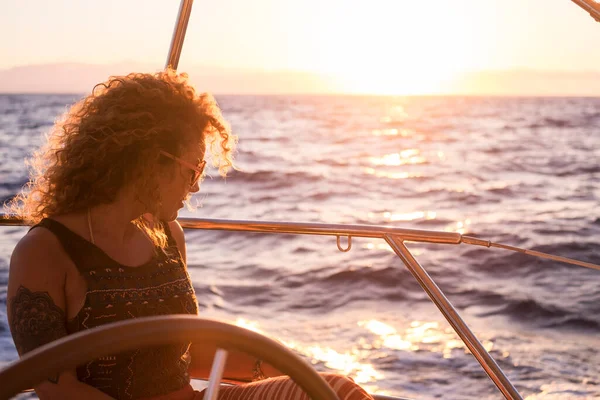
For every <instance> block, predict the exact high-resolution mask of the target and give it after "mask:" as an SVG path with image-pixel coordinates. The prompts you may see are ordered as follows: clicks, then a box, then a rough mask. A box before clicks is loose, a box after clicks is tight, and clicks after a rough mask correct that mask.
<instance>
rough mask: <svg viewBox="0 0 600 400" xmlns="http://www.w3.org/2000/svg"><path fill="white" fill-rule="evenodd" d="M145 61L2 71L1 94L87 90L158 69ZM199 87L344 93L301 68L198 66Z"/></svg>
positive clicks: (194, 77)
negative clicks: (114, 78)
mask: <svg viewBox="0 0 600 400" xmlns="http://www.w3.org/2000/svg"><path fill="white" fill-rule="evenodd" d="M160 69H161V67H157V66H151V65H148V64H141V63H119V64H110V65H109V64H107V65H94V64H80V63H60V64H42V65H27V66H18V67H13V68H10V69H5V70H0V93H87V92H89V91H90V90H91V89H92V88H93V87H94V85H95V84H97V83H99V82H102V81H104V80H106V79H107V78H108V77H109V76H111V75H124V74H127V73H129V72H132V71H136V72H156V71H158V70H160ZM185 72H187V73H188V74H189V75H190V78H191V80H192V81H193V82H194V84H195V85H196V87H198V89H199V90H202V91H208V92H213V93H219V94H229V93H231V94H263V93H264V94H270V93H340V92H342V88H341V85H339V84H336V82H335V79H334V78H333V77H330V76H325V75H318V74H314V73H310V72H299V71H264V70H251V69H234V68H217V67H205V66H198V67H192V68H191V69H186V70H185Z"/></svg>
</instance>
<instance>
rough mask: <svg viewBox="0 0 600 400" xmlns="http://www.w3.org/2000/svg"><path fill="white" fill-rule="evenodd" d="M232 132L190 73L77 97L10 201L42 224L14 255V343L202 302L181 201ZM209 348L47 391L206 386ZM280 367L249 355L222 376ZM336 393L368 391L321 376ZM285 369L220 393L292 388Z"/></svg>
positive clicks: (143, 355)
mask: <svg viewBox="0 0 600 400" xmlns="http://www.w3.org/2000/svg"><path fill="white" fill-rule="evenodd" d="M234 146H235V136H233V135H232V134H231V133H230V130H229V128H228V126H227V123H226V122H225V121H224V120H223V118H222V117H221V113H220V110H219V108H218V106H217V104H216V103H215V101H214V99H213V98H212V97H211V96H209V95H207V94H197V93H196V92H195V90H194V88H193V87H192V86H191V85H190V84H189V82H188V81H187V76H186V75H185V74H177V73H175V72H174V71H170V70H168V71H165V72H161V73H157V74H154V75H151V74H130V75H127V76H124V77H112V78H110V79H109V80H108V81H107V82H105V83H103V84H100V85H97V86H96V87H95V88H94V90H93V91H92V94H91V95H89V96H88V97H87V98H85V99H83V100H81V101H80V102H78V103H77V104H75V105H74V106H72V107H71V109H70V110H69V111H68V112H67V113H66V114H65V116H64V118H63V119H61V120H60V121H58V122H57V123H56V124H55V126H54V128H53V130H52V132H51V135H50V136H49V140H48V143H47V145H46V146H45V147H44V148H43V149H42V150H41V151H39V152H37V153H35V155H34V157H33V159H32V160H31V162H30V164H31V166H32V167H33V175H32V179H31V181H30V183H29V184H28V187H27V190H26V191H25V192H24V193H23V194H21V195H20V196H18V197H17V198H15V200H14V201H13V202H12V203H11V208H12V210H13V211H15V212H16V213H17V215H19V216H21V217H22V218H24V219H25V220H27V221H29V222H30V223H31V224H33V225H34V227H33V228H32V229H31V230H30V231H29V232H28V233H27V235H26V236H25V237H24V238H23V239H22V240H21V241H20V242H19V243H18V245H17V247H16V248H15V250H14V252H13V255H12V257H11V265H10V275H9V284H8V296H7V297H8V299H9V301H8V318H9V324H10V328H11V332H12V335H13V339H14V341H15V345H16V347H17V350H18V352H19V354H21V355H22V354H24V353H26V352H28V351H30V350H32V349H34V348H36V347H38V346H41V345H43V344H45V343H48V342H51V341H53V340H56V339H58V338H60V337H63V336H65V335H69V334H72V333H75V332H78V331H81V330H83V329H89V328H93V327H95V326H98V325H102V324H106V323H110V322H116V321H121V320H126V319H129V318H137V317H143V316H151V315H166V314H197V313H198V307H197V301H196V297H195V293H194V289H193V286H192V283H191V281H190V278H189V275H188V273H187V271H186V262H185V260H186V250H185V241H184V235H183V230H182V229H181V226H180V225H179V223H178V222H177V220H176V218H177V213H178V210H179V209H180V208H182V207H183V205H184V203H185V202H186V200H187V199H188V198H189V195H190V194H191V193H194V192H197V191H198V190H199V182H200V179H201V177H202V175H203V171H204V167H205V165H206V160H205V156H206V153H210V155H211V156H212V161H213V164H214V165H215V166H216V167H217V168H218V169H219V172H220V173H221V174H222V175H225V174H226V173H227V171H228V169H229V168H231V167H232V153H233V149H234ZM213 354H214V348H211V347H210V346H208V345H207V346H194V347H192V348H190V344H189V343H181V344H174V345H169V346H160V347H156V348H152V349H134V350H132V351H129V352H126V353H122V354H117V355H113V356H108V357H103V358H100V359H97V360H92V361H90V362H88V363H87V364H85V365H82V366H79V367H77V368H76V370H72V371H65V372H63V373H61V374H60V375H59V376H55V377H50V378H49V379H48V382H44V383H42V384H40V385H38V386H37V387H36V388H35V389H36V392H37V393H38V395H39V396H40V398H42V399H53V398H59V399H67V398H77V399H79V398H83V396H85V397H86V399H87V400H92V399H109V398H116V399H138V398H151V399H165V400H166V399H169V400H176V399H177V400H179V399H181V400H188V399H194V398H202V394H201V393H198V392H194V391H193V389H192V388H191V386H190V384H189V382H190V375H193V376H197V377H206V376H207V375H208V370H209V368H210V362H211V358H212V355H213ZM264 375H266V376H277V375H280V374H279V372H278V371H276V370H274V369H273V368H272V367H270V366H268V365H261V362H260V361H258V360H253V359H251V357H249V356H245V355H241V354H233V355H230V356H229V357H228V363H227V368H226V371H225V376H227V377H228V378H232V379H239V380H252V379H255V380H256V379H260V378H264ZM325 378H326V379H327V380H328V381H330V382H331V383H332V386H334V387H335V388H336V390H337V392H338V393H339V396H340V398H341V399H353V400H354V399H357V400H358V399H367V398H370V396H369V395H368V394H366V393H365V392H364V390H362V389H361V388H360V387H358V386H357V385H355V384H354V383H353V382H352V381H351V380H349V379H348V378H345V377H342V376H338V375H332V374H326V375H325ZM299 392H300V389H299V388H298V387H297V386H296V385H295V384H294V383H293V382H292V381H291V380H290V379H289V378H287V377H277V378H270V379H265V380H258V381H257V382H253V383H250V384H246V385H240V386H236V387H226V388H223V389H222V390H221V392H220V398H227V399H253V398H261V399H269V398H273V399H275V398H278V399H283V398H289V397H291V398H295V397H294V396H296V393H299Z"/></svg>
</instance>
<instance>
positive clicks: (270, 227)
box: [0, 214, 521, 399]
mask: <svg viewBox="0 0 600 400" xmlns="http://www.w3.org/2000/svg"><path fill="white" fill-rule="evenodd" d="M179 222H180V223H181V225H182V226H183V227H184V228H186V229H203V230H223V231H238V232H260V233H277V234H299V235H325V236H335V237H336V238H337V244H338V248H339V249H340V250H341V251H348V250H349V249H350V247H351V243H352V242H351V240H352V237H364V238H379V239H383V240H385V241H386V242H387V243H388V244H389V245H390V247H391V248H392V249H393V250H394V252H395V253H396V254H397V255H398V257H399V258H400V259H401V260H402V262H403V263H404V265H405V266H406V267H407V268H408V270H409V271H410V273H411V274H412V275H413V276H414V277H415V279H416V280H417V282H418V283H419V285H420V286H421V287H422V288H423V290H424V291H425V292H426V293H427V295H428V296H429V298H430V299H431V301H433V303H434V304H435V305H436V306H437V307H438V309H439V310H440V312H441V313H442V314H443V315H444V317H445V318H446V320H447V321H448V323H450V325H451V326H452V328H453V329H454V331H455V332H456V334H457V335H458V336H459V337H460V338H461V339H462V341H463V342H464V343H465V345H466V347H467V348H468V349H469V350H470V351H471V353H472V354H473V356H474V357H475V358H476V359H477V361H478V362H479V364H481V366H482V367H483V369H484V371H485V372H486V374H487V375H488V376H489V377H490V379H492V381H493V382H494V384H495V385H496V386H497V387H498V389H499V390H500V391H501V392H502V394H503V395H504V396H505V397H506V398H507V399H521V396H520V395H519V393H518V391H517V390H516V389H515V387H514V386H513V384H512V383H511V382H510V381H509V379H508V378H507V377H506V375H505V374H504V372H503V371H502V370H501V369H500V367H499V366H498V364H497V363H496V361H495V360H494V359H493V358H492V356H491V355H490V354H489V353H488V352H487V351H486V350H485V348H484V347H483V345H482V344H481V343H480V342H479V340H478V339H477V337H476V336H475V335H474V334H473V332H472V331H471V329H470V328H469V327H468V326H467V324H466V323H465V322H464V320H463V319H462V317H461V316H460V315H459V314H458V312H457V311H456V309H455V308H454V306H453V305H452V303H451V302H450V301H449V300H448V298H447V297H446V296H445V294H444V293H443V292H442V290H441V289H440V288H439V287H438V286H437V284H436V283H435V282H434V280H433V279H432V278H431V276H429V274H428V273H427V271H426V270H425V269H424V268H423V267H422V266H421V265H420V264H419V263H418V262H417V260H416V259H415V258H414V257H413V255H412V254H411V253H410V251H409V250H408V248H407V247H406V246H405V245H404V242H405V241H408V242H424V243H438V244H460V243H468V244H472V243H469V241H472V239H475V240H476V241H479V239H476V238H470V237H467V236H463V235H461V234H460V233H455V232H436V231H426V230H415V229H402V228H391V227H384V226H371V225H343V224H315V223H295V222H265V221H231V220H213V219H195V218H180V219H179ZM0 225H24V223H23V221H22V220H21V219H19V218H16V217H12V216H8V215H4V214H0ZM342 237H346V238H348V247H346V248H342V247H341V245H340V239H341V238H342ZM465 238H467V241H465V240H464V239H465Z"/></svg>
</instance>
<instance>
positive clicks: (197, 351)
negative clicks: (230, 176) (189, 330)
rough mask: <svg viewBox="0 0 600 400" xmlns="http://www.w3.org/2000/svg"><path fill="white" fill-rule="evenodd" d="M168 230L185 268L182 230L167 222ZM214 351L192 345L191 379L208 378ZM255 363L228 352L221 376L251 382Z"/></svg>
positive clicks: (265, 368) (274, 373)
mask: <svg viewBox="0 0 600 400" xmlns="http://www.w3.org/2000/svg"><path fill="white" fill-rule="evenodd" d="M169 229H170V231H171V234H172V235H173V238H174V239H175V242H176V243H177V247H178V248H179V252H180V253H181V255H182V257H183V261H184V263H185V264H186V266H187V258H186V254H187V253H186V246H185V237H184V233H183V229H182V228H181V225H179V222H177V221H172V222H169ZM216 350H217V347H216V345H214V344H211V343H206V342H204V343H202V344H200V345H194V344H192V346H191V348H190V353H191V356H192V363H191V365H190V369H189V372H190V375H191V376H192V377H194V378H201V379H205V378H208V375H209V374H210V368H211V365H212V360H213V357H214V355H215V352H216ZM256 362H257V359H256V358H255V357H252V356H250V355H248V354H245V353H242V352H233V351H232V352H229V354H228V356H227V362H226V366H225V371H224V374H223V376H224V377H225V378H228V379H226V380H231V381H251V380H252V378H253V373H254V371H253V370H254V367H255V365H256ZM260 368H261V369H262V371H263V372H264V374H265V375H266V376H268V377H272V376H279V375H282V373H281V372H279V371H278V370H277V369H275V368H273V367H272V366H270V365H268V364H266V363H263V364H262V365H261V367H260Z"/></svg>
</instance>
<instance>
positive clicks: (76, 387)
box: [7, 228, 110, 400]
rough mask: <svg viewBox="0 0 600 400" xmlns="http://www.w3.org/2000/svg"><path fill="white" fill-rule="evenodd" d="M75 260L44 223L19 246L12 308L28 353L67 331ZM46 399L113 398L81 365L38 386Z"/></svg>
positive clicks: (11, 281)
mask: <svg viewBox="0 0 600 400" xmlns="http://www.w3.org/2000/svg"><path fill="white" fill-rule="evenodd" d="M69 263H71V260H70V259H69V257H68V256H67V255H66V254H65V253H64V251H63V250H62V247H61V245H60V243H59V242H58V240H57V239H56V237H54V235H53V234H52V233H50V232H49V231H47V230H45V229H44V228H36V229H34V230H32V231H30V232H29V233H28V234H27V235H26V236H25V237H24V238H23V239H21V241H19V243H18V244H17V247H16V248H15V250H14V251H13V254H12V257H11V260H10V272H9V278H8V294H7V299H8V302H7V311H8V322H9V326H10V331H11V333H12V337H13V340H14V342H15V346H16V348H17V351H18V352H19V354H20V355H23V354H25V353H27V352H29V351H31V350H33V349H35V348H37V347H39V346H42V345H44V344H46V343H50V342H52V341H54V340H57V339H59V338H61V337H63V336H66V335H67V329H66V321H67V317H66V313H65V310H66V299H65V284H66V277H67V266H68V265H69ZM35 391H36V393H37V394H38V396H39V397H40V399H42V400H46V399H81V398H84V396H85V398H86V400H96V399H97V400H102V399H110V397H109V396H107V395H106V394H104V393H103V392H101V391H99V390H97V389H95V388H93V387H91V386H89V385H86V384H84V383H81V382H79V381H78V380H77V375H76V373H75V370H69V371H65V372H63V373H61V374H59V375H56V376H51V377H48V380H47V381H45V382H42V383H40V384H39V385H37V386H36V387H35Z"/></svg>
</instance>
